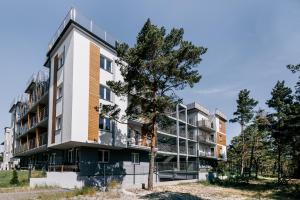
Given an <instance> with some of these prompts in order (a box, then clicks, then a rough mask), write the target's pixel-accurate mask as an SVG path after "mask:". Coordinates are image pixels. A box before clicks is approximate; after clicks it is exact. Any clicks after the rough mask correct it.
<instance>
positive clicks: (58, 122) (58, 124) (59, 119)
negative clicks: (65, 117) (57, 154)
mask: <svg viewBox="0 0 300 200" xmlns="http://www.w3.org/2000/svg"><path fill="white" fill-rule="evenodd" d="M61 128H62V117H61V116H59V117H56V130H57V131H58V130H61Z"/></svg>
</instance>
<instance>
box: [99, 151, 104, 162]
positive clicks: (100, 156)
mask: <svg viewBox="0 0 300 200" xmlns="http://www.w3.org/2000/svg"><path fill="white" fill-rule="evenodd" d="M98 161H99V162H103V151H98Z"/></svg>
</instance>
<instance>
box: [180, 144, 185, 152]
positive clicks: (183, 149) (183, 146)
mask: <svg viewBox="0 0 300 200" xmlns="http://www.w3.org/2000/svg"><path fill="white" fill-rule="evenodd" d="M179 153H182V154H186V146H185V145H180V146H179Z"/></svg>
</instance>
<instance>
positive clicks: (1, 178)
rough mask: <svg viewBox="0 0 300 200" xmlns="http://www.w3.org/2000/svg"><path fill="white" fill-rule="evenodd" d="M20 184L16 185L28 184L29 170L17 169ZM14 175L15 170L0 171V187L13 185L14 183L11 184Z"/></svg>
mask: <svg viewBox="0 0 300 200" xmlns="http://www.w3.org/2000/svg"><path fill="white" fill-rule="evenodd" d="M17 173H18V180H19V184H17V185H15V186H26V185H28V171H23V170H20V171H17ZM12 177H13V171H12V170H11V171H0V188H3V187H12V186H14V185H12V184H10V181H11V179H12Z"/></svg>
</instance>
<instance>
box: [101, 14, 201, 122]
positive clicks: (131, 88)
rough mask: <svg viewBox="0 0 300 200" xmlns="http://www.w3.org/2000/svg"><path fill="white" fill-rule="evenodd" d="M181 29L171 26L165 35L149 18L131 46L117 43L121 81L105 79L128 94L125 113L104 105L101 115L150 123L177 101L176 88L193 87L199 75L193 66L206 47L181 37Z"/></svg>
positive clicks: (116, 88)
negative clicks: (122, 114)
mask: <svg viewBox="0 0 300 200" xmlns="http://www.w3.org/2000/svg"><path fill="white" fill-rule="evenodd" d="M183 34H184V31H183V29H176V28H173V29H172V30H171V31H170V33H169V34H166V30H165V28H164V27H157V26H155V25H153V24H151V22H150V20H149V19H148V20H147V22H146V23H145V24H144V26H143V28H142V29H141V31H140V32H139V34H138V36H137V41H136V44H135V45H134V47H132V48H129V46H128V45H127V44H125V43H122V44H118V45H117V53H118V57H119V60H117V61H116V62H117V63H118V64H119V66H120V69H121V74H122V76H123V78H124V81H118V82H115V81H108V82H107V85H108V86H109V87H110V88H111V89H112V91H113V92H114V93H115V94H116V95H118V96H129V97H130V101H129V105H128V108H127V110H126V116H118V115H119V111H120V109H118V107H117V106H116V105H115V106H106V105H103V106H102V109H103V111H106V112H104V114H109V116H111V117H113V118H117V117H120V119H133V120H136V119H143V120H144V122H145V123H146V124H149V125H150V126H151V124H152V122H153V120H154V119H155V122H158V120H157V119H158V117H164V116H166V115H167V114H168V113H166V112H167V111H168V110H169V109H173V108H174V105H175V104H176V103H178V102H180V101H181V100H180V98H179V97H178V96H176V94H175V91H176V90H181V89H183V88H185V87H186V86H190V87H193V85H194V84H195V83H197V82H199V80H200V78H201V75H200V74H199V72H198V71H197V70H194V68H195V67H196V66H197V64H199V63H200V61H201V58H200V56H201V55H203V54H204V53H205V52H206V50H207V49H206V48H203V47H197V46H195V45H193V44H192V43H191V42H188V41H185V40H183Z"/></svg>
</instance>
